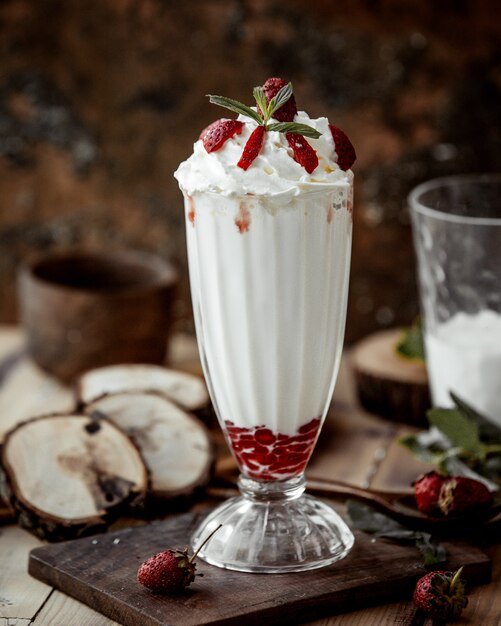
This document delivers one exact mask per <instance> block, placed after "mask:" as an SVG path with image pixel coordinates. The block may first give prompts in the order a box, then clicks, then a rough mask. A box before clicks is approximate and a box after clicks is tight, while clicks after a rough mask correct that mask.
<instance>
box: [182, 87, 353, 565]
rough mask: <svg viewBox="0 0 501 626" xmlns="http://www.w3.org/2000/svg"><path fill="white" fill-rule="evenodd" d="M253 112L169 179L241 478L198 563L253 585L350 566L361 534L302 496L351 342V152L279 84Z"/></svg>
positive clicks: (207, 524) (203, 339) (203, 142)
mask: <svg viewBox="0 0 501 626" xmlns="http://www.w3.org/2000/svg"><path fill="white" fill-rule="evenodd" d="M253 96H254V99H255V103H256V107H255V108H250V107H249V106H247V105H246V104H243V103H241V102H237V101H235V100H232V99H230V98H226V97H224V96H209V98H210V101H211V102H212V103H213V104H217V105H218V106H221V107H224V108H226V109H230V110H232V111H234V112H235V113H237V114H239V118H238V119H227V118H223V119H219V120H216V121H215V122H213V123H212V124H211V125H210V126H208V127H207V128H206V129H205V130H204V131H202V134H201V137H200V139H199V141H197V142H196V143H195V146H194V151H193V154H192V155H191V157H190V158H189V159H187V160H186V161H185V162H184V163H181V165H180V166H179V168H178V170H177V172H176V174H175V176H176V178H177V179H178V181H179V185H180V187H181V189H182V191H183V195H184V199H185V211H186V230H187V240H188V260H189V269H190V282H191V293H192V300H193V309H194V317H195V324H196V330H197V338H198V344H199V348H200V355H201V359H202V365H203V369H204V374H205V378H206V381H207V385H208V388H209V392H210V395H211V398H212V401H213V404H214V407H215V409H216V412H217V415H218V418H219V422H220V424H221V427H222V429H223V432H224V433H225V435H226V439H227V441H228V444H229V445H230V447H231V449H232V451H233V453H234V455H235V459H236V461H237V462H238V465H239V468H240V471H241V474H240V477H239V482H238V485H239V489H240V492H241V495H240V496H238V497H235V498H231V499H229V500H227V501H226V502H224V503H223V504H221V505H220V506H219V507H217V508H216V509H215V510H213V511H212V512H211V513H210V514H209V515H208V516H207V517H206V518H205V519H204V520H203V521H202V522H200V524H199V525H198V527H197V529H196V530H195V531H194V533H193V535H192V538H191V542H192V546H194V547H195V549H197V548H198V547H199V546H200V544H201V543H202V542H203V540H204V538H205V537H207V536H208V535H209V534H210V533H212V532H213V531H214V530H215V529H217V528H218V527H220V530H218V532H216V533H215V534H214V536H212V538H211V540H210V542H209V543H208V544H205V545H203V547H202V549H201V550H200V551H199V553H198V556H199V558H202V559H205V560H206V561H208V562H209V563H211V564H212V565H217V566H220V567H225V568H227V569H234V570H238V571H244V572H254V573H268V574H273V573H283V572H299V571H305V570H310V569H315V568H317V567H323V566H325V565H329V564H330V563H334V562H335V561H338V560H339V559H342V558H343V557H344V556H346V554H348V552H349V551H350V549H351V547H352V545H353V542H354V537H353V534H352V532H351V531H350V529H349V528H348V527H347V526H346V524H345V523H344V522H343V520H342V519H341V518H340V517H339V515H337V513H336V512H335V511H334V510H333V509H332V508H331V507H329V506H328V505H327V504H325V503H324V502H322V501H320V500H317V499H316V498H313V497H312V496H310V495H306V494H304V489H305V484H306V483H305V478H304V476H303V473H304V469H305V467H306V464H307V462H308V459H309V457H310V455H311V453H312V451H313V448H314V446H315V443H316V440H317V437H318V434H319V431H320V427H321V425H322V421H323V420H324V418H325V414H326V412H327V406H328V404H329V402H330V399H331V396H332V392H333V387H334V382H335V378H336V374H337V370H338V367H339V360H340V356H341V348H342V343H343V334H344V324H345V316H346V300H347V290H348V273H349V259H350V246H351V230H352V182H353V174H352V172H351V169H350V168H351V166H352V164H353V163H354V161H355V158H356V154H355V150H354V148H353V146H352V144H351V142H350V140H349V139H348V137H347V136H346V135H345V134H344V133H343V131H342V130H340V129H339V128H337V127H335V126H333V125H331V124H329V122H328V120H327V119H326V118H319V119H310V118H309V117H308V116H307V115H306V114H305V113H302V112H298V110H297V106H296V102H295V98H294V95H293V90H292V85H291V84H290V83H287V82H286V81H284V80H283V79H281V78H269V79H268V80H267V81H266V82H265V83H264V84H263V85H262V86H259V87H255V88H254V89H253Z"/></svg>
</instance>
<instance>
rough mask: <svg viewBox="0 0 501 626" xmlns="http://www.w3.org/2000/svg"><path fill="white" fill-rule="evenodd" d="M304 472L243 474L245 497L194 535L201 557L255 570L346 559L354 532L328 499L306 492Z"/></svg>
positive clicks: (223, 507)
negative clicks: (282, 477) (278, 476)
mask: <svg viewBox="0 0 501 626" xmlns="http://www.w3.org/2000/svg"><path fill="white" fill-rule="evenodd" d="M304 486H305V481H304V478H303V476H299V477H296V478H292V479H290V480H287V481H281V482H274V483H263V482H258V481H254V480H252V479H250V478H246V477H243V476H241V477H240V480H239V487H240V491H241V492H242V495H241V496H238V497H236V498H232V499H231V500H228V501H227V502H225V503H224V504H222V505H221V506H219V507H218V508H217V509H215V510H214V511H213V512H212V513H211V514H210V515H209V516H208V517H206V518H205V519H204V520H203V521H202V523H201V524H200V525H199V527H198V528H197V529H196V531H195V533H194V534H193V536H192V539H191V544H192V547H193V549H194V550H196V549H197V548H198V547H199V546H200V545H201V544H202V542H203V541H204V539H205V538H206V537H208V536H209V535H210V533H211V532H212V531H213V530H215V529H216V528H217V526H219V524H222V528H220V529H219V530H218V531H217V532H216V533H215V534H214V536H213V537H212V538H211V539H210V541H209V542H208V543H207V544H206V545H205V546H203V548H202V549H201V550H200V552H199V554H198V556H199V557H200V558H201V559H203V560H204V561H206V562H207V563H210V564H211V565H216V566H217V567H223V568H226V569H231V570H237V571H240V572H253V573H270V574H273V573H277V574H278V573H281V574H283V573H284V572H301V571H305V570H311V569H316V568H319V567H325V566H326V565H330V564H331V563H335V562H336V561H339V560H340V559H342V558H344V557H345V556H346V555H347V554H348V552H349V551H350V550H351V547H352V546H353V542H354V537H353V534H352V532H351V531H350V529H349V528H348V526H347V525H346V524H345V523H344V522H343V520H342V519H341V518H340V517H339V515H338V514H337V513H336V512H335V511H334V510H333V509H332V508H331V507H330V506H328V505H327V504H324V503H323V502H321V501H320V500H317V499H316V498H313V497H311V496H309V495H302V494H303V491H304Z"/></svg>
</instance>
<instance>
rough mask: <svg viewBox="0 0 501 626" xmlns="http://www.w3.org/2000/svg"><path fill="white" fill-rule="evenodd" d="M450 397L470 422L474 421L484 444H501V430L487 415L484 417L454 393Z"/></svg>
mask: <svg viewBox="0 0 501 626" xmlns="http://www.w3.org/2000/svg"><path fill="white" fill-rule="evenodd" d="M450 396H451V398H452V400H453V402H454V404H455V405H456V406H457V408H458V409H459V410H460V411H461V412H462V413H463V414H464V415H466V417H468V418H469V419H470V420H472V421H474V422H475V423H476V424H477V426H478V430H479V434H480V438H481V439H482V440H483V441H484V442H489V443H501V428H500V427H499V426H498V424H496V423H495V422H493V421H492V420H491V419H490V418H489V417H487V416H486V415H482V414H481V413H479V412H478V411H477V410H476V409H474V408H473V407H472V406H471V405H469V404H467V403H466V402H465V401H464V400H461V398H459V396H457V395H456V394H455V393H454V392H452V391H451V392H450Z"/></svg>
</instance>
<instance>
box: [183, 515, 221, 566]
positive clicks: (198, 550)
mask: <svg viewBox="0 0 501 626" xmlns="http://www.w3.org/2000/svg"><path fill="white" fill-rule="evenodd" d="M221 527H222V524H219V526H218V527H217V528H214V530H213V531H212V532H211V533H210V535H208V536H207V537H206V538H205V539H204V540H203V541H202V543H201V544H200V545H199V546H198V548H197V549H196V551H195V552H194V554H193V556H192V557H191V558H190V561H189V562H190V563H193V561H194V560H195V559H196V558H197V555H198V553H199V552H200V550H201V549H202V548H203V547H204V546H205V544H206V543H207V542H208V541H209V540H210V539H212V537H213V535H215V534H216V533H217V531H218V530H219V529H220V528H221Z"/></svg>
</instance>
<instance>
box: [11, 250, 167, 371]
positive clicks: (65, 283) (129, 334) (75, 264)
mask: <svg viewBox="0 0 501 626" xmlns="http://www.w3.org/2000/svg"><path fill="white" fill-rule="evenodd" d="M18 278H19V281H18V288H19V300H20V310H21V319H22V323H23V326H24V329H25V331H26V333H27V340H28V348H29V351H30V354H31V355H32V357H33V359H34V360H35V362H36V363H37V364H38V365H39V366H40V367H42V368H43V369H44V370H46V371H48V372H50V373H51V374H54V375H55V376H57V377H58V378H59V379H61V380H63V381H71V380H72V379H73V378H74V377H75V376H77V375H78V374H80V373H81V372H83V371H85V370H88V369H91V368H93V367H99V366H102V365H110V364H113V363H164V362H165V358H166V352H167V340H168V334H169V327H170V324H171V310H172V306H171V305H172V302H173V296H174V291H175V287H176V285H177V282H178V273H177V271H176V270H175V269H174V268H173V267H172V265H170V264H169V263H167V262H166V261H164V260H163V259H161V258H160V257H158V256H156V255H153V254H149V253H146V252H136V251H130V250H123V249H120V250H113V251H107V252H94V251H83V250H72V251H62V252H55V253H51V254H49V255H46V256H43V257H42V258H38V259H36V260H34V261H32V262H29V263H26V264H25V265H24V266H23V267H21V269H20V271H19V277H18Z"/></svg>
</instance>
